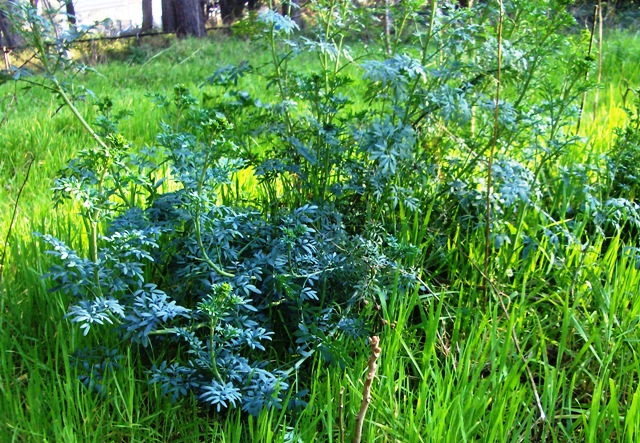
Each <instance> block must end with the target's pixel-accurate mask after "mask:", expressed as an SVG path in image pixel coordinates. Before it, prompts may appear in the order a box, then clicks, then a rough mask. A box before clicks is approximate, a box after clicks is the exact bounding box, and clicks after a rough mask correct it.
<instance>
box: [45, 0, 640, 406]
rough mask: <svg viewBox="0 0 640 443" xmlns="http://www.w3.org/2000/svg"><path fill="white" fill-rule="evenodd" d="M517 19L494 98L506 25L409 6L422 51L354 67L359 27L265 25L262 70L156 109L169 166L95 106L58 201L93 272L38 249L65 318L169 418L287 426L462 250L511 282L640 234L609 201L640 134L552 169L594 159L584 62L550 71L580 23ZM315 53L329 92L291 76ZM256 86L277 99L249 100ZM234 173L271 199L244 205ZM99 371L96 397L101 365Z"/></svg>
mask: <svg viewBox="0 0 640 443" xmlns="http://www.w3.org/2000/svg"><path fill="white" fill-rule="evenodd" d="M412 4H413V3H412ZM504 4H505V9H506V11H507V12H506V13H507V14H510V13H512V12H513V11H514V10H517V11H519V12H518V13H519V15H518V20H507V21H505V29H504V33H503V34H504V35H503V37H505V38H504V40H503V48H502V49H503V53H502V56H503V57H502V59H503V65H502V66H501V67H500V68H501V69H500V71H501V77H500V82H501V85H502V87H503V89H502V94H501V96H500V97H496V96H495V95H494V91H495V88H494V85H495V80H496V76H497V71H498V69H497V67H496V64H497V58H496V56H495V54H496V46H497V43H498V40H497V39H496V36H495V35H492V34H491V32H488V31H487V29H493V27H494V26H495V23H496V20H497V11H496V8H495V7H492V6H495V5H492V4H491V3H480V4H478V5H477V6H476V7H474V8H455V7H453V6H452V5H448V4H447V5H444V6H443V7H442V8H441V9H438V10H437V11H429V10H423V9H421V8H422V6H421V4H418V3H415V4H414V5H413V8H414V9H413V12H412V11H411V8H410V7H409V6H407V9H406V10H404V9H402V8H399V9H397V11H400V12H402V13H406V14H407V17H410V18H411V20H413V21H414V22H413V23H414V24H415V26H416V32H415V33H411V35H408V34H409V33H408V32H400V31H398V34H397V35H396V36H394V39H395V40H394V41H391V38H390V37H389V36H387V37H386V38H387V40H386V47H387V49H389V51H390V52H391V53H390V54H388V56H387V55H382V56H381V55H377V56H375V57H371V59H370V60H365V61H361V62H359V65H358V66H354V63H355V62H354V57H353V54H352V52H351V51H350V50H349V49H348V48H347V47H346V46H345V45H344V41H345V40H346V39H347V37H349V30H350V29H362V23H364V22H365V20H364V19H363V18H362V17H361V16H359V15H358V14H355V13H354V11H353V10H351V9H349V8H348V7H346V6H345V8H346V9H345V10H340V11H337V10H336V9H335V8H334V6H332V5H326V4H325V3H324V2H322V1H319V2H313V3H312V4H311V5H310V7H311V8H315V9H314V12H315V13H316V18H317V26H318V29H316V30H315V34H316V37H315V38H309V37H308V36H307V37H301V38H298V37H296V35H295V31H296V29H297V26H296V25H295V23H294V22H292V21H291V20H290V19H289V18H287V17H282V16H280V15H279V14H277V13H276V12H274V11H269V12H267V13H265V14H262V15H260V17H259V18H258V22H257V23H256V24H255V29H256V30H257V32H258V34H259V37H260V39H261V40H262V41H263V42H264V43H265V44H266V49H267V50H268V52H269V53H270V55H271V57H272V59H271V62H270V63H269V64H267V65H266V66H261V67H253V66H251V65H250V64H249V63H246V62H243V63H241V64H240V65H239V66H225V67H221V68H219V69H217V70H216V71H215V72H214V73H213V75H212V76H210V77H209V78H208V79H206V80H205V81H204V82H202V83H201V86H200V88H201V89H200V93H201V94H202V100H200V99H198V98H197V97H196V96H195V95H194V93H193V92H192V91H190V90H189V89H188V88H186V87H184V86H177V87H176V88H175V91H174V95H173V97H171V98H167V97H163V96H162V95H160V94H156V95H155V96H154V100H155V101H156V102H157V103H158V104H159V105H160V106H163V107H165V108H166V109H167V110H170V113H169V114H168V117H167V119H166V120H165V123H164V124H163V125H162V127H161V128H160V131H159V132H160V133H159V134H158V136H157V140H156V142H157V146H156V147H153V148H151V147H150V148H145V149H140V150H133V149H131V147H130V146H129V145H128V143H127V141H126V140H125V139H124V138H123V137H122V136H121V135H120V134H118V133H117V125H116V123H117V117H114V116H117V115H118V114H113V113H112V111H111V105H110V101H108V100H103V101H102V102H100V104H99V110H100V112H101V114H102V116H101V117H100V118H99V120H98V126H99V128H100V130H101V135H102V136H103V137H104V138H105V140H106V143H105V144H104V146H101V147H98V148H93V149H89V150H84V151H81V152H80V153H79V154H78V156H77V158H76V159H74V160H72V161H71V162H70V163H69V165H68V167H67V168H66V169H65V170H64V171H62V173H61V176H60V177H59V179H58V180H57V181H56V183H55V185H54V191H55V198H56V202H57V203H62V202H63V201H65V200H69V199H70V200H72V201H74V202H75V203H76V204H77V206H78V207H79V208H80V211H81V215H82V217H83V221H84V223H85V227H86V231H87V234H88V237H89V253H88V257H84V256H83V255H82V254H80V253H79V252H77V251H75V250H73V249H72V248H70V247H68V246H67V245H65V244H64V243H62V242H60V241H59V240H57V239H55V238H53V237H51V236H48V235H44V236H43V239H44V240H45V241H46V242H48V243H49V244H50V245H51V246H52V250H51V254H53V255H55V256H56V258H57V259H58V262H59V264H57V265H56V266H54V267H52V269H51V271H50V274H49V275H50V278H51V279H52V280H53V281H54V282H55V283H56V289H58V290H61V291H64V292H65V293H68V294H70V295H72V296H73V297H74V298H75V300H76V301H75V302H74V303H73V304H72V305H71V307H70V308H69V312H68V314H67V317H68V318H69V319H70V320H71V321H72V322H74V323H78V324H79V325H80V328H81V329H82V331H83V333H84V334H85V335H86V334H88V333H89V332H90V331H93V330H94V329H96V328H98V327H100V328H103V329H106V330H107V331H109V332H110V333H113V334H117V335H118V337H120V338H121V339H122V340H123V342H125V343H132V344H135V345H136V346H134V349H145V348H146V349H151V348H152V349H153V350H154V353H153V358H152V362H151V363H150V365H149V369H148V372H149V375H150V381H151V382H152V383H157V384H158V385H159V386H160V388H161V391H162V392H163V393H164V394H165V395H168V396H170V397H171V398H172V399H174V400H176V399H178V398H179V397H181V396H184V395H190V394H193V395H195V396H196V397H197V398H198V399H199V400H200V401H201V402H203V403H206V404H208V405H210V406H211V407H212V408H213V409H214V410H216V411H222V410H223V409H227V408H231V407H241V408H242V409H244V410H245V411H247V412H249V413H251V414H258V413H259V412H260V410H262V409H263V408H265V407H275V408H280V407H283V400H284V398H286V396H287V395H288V391H289V390H290V388H291V386H292V385H293V384H292V383H291V380H290V378H289V377H290V375H291V374H292V373H293V372H294V371H297V370H299V369H300V368H302V367H303V366H304V363H305V360H306V359H307V358H309V357H310V356H311V355H313V354H314V353H316V352H318V353H320V354H321V355H322V356H323V357H324V358H325V359H326V360H328V361H332V362H336V363H337V364H341V365H343V366H346V365H348V364H349V358H350V356H349V355H346V353H345V352H343V351H342V349H341V348H342V346H341V342H340V340H348V339H361V338H362V337H363V336H365V335H366V334H367V333H368V332H370V330H371V329H373V328H375V324H374V322H373V321H372V319H375V315H373V316H372V315H368V314H370V313H371V311H372V308H371V305H373V306H379V304H380V305H385V306H386V304H387V302H388V301H389V300H390V295H389V293H391V292H393V293H394V294H406V293H409V292H414V291H417V292H418V294H419V295H424V294H425V293H427V292H429V291H430V290H429V289H428V286H429V284H430V283H425V282H424V280H423V279H424V278H425V275H430V276H432V277H433V280H434V281H437V277H440V276H441V275H444V279H443V280H445V281H446V280H447V279H448V278H449V276H450V275H454V274H455V273H456V272H458V270H457V269H453V268H448V266H449V263H448V261H447V260H448V258H447V257H448V256H450V254H452V252H451V249H455V248H453V247H451V246H450V244H451V243H453V241H452V238H455V239H456V240H455V241H456V242H459V243H460V244H462V243H464V241H465V239H464V238H461V237H464V235H459V233H460V232H463V233H467V235H469V236H476V237H475V238H476V240H477V239H478V238H482V237H480V236H478V234H477V233H485V232H486V233H488V234H489V235H486V237H485V238H484V240H485V241H486V242H487V243H489V242H490V243H489V246H487V250H489V252H497V253H504V256H505V257H508V260H507V261H509V262H511V259H512V258H513V256H515V255H516V254H517V255H518V256H519V258H520V259H521V260H523V261H526V260H530V259H531V260H537V259H539V255H538V254H535V253H534V252H535V251H540V250H541V249H543V250H544V251H545V253H546V256H548V257H550V258H549V261H550V262H551V265H553V266H562V265H563V263H564V259H565V257H564V255H563V254H564V252H563V251H565V250H566V248H565V246H567V245H574V244H580V245H582V244H583V243H585V244H586V241H588V240H587V239H585V237H586V236H587V235H588V234H589V233H591V232H597V233H602V232H607V231H608V230H611V229H616V230H619V229H621V228H622V227H624V226H635V227H636V229H637V228H639V227H640V209H639V208H638V205H637V204H636V203H635V202H634V201H633V198H632V195H633V192H635V191H634V189H635V186H636V185H635V184H634V183H635V182H633V180H632V179H633V177H630V178H629V180H627V181H626V182H623V181H621V183H623V187H622V188H620V192H619V193H618V194H616V195H604V194H603V192H602V189H601V188H600V186H599V185H597V184H596V183H597V179H596V178H597V177H598V174H602V175H603V176H604V175H607V174H608V175H609V176H611V174H613V177H617V176H618V175H620V174H624V173H626V172H625V171H627V170H628V169H629V168H630V167H631V165H632V162H633V158H635V157H634V155H635V154H634V152H635V151H634V149H635V147H636V146H635V144H634V143H635V141H636V140H635V138H633V137H635V135H637V134H636V132H629V133H628V134H627V135H626V138H625V140H626V142H627V143H626V144H625V145H624V146H621V149H620V153H619V155H617V156H616V157H614V159H613V160H612V162H610V165H612V166H611V168H610V169H609V170H606V171H605V172H604V173H603V172H602V171H600V168H599V165H598V164H597V163H593V164H584V165H575V164H574V165H570V166H562V165H557V164H556V163H557V162H559V159H561V158H562V155H563V153H564V152H566V151H567V150H569V149H575V148H582V147H584V140H583V139H582V138H580V137H578V136H576V135H575V134H574V132H573V125H574V124H575V118H576V114H577V108H576V107H575V101H576V98H578V97H580V96H581V94H582V93H583V92H584V91H586V90H587V89H588V87H589V85H588V84H587V83H586V82H585V81H584V79H585V73H586V72H588V70H589V69H590V62H589V61H588V60H587V61H585V60H584V57H580V56H579V55H576V56H574V57H573V58H572V59H570V60H568V61H567V62H566V63H565V62H564V61H563V62H562V63H560V62H558V61H557V60H556V58H557V57H556V56H557V55H558V53H560V52H561V51H563V50H565V49H566V48H565V47H563V45H564V44H565V43H564V41H565V40H566V38H565V37H564V36H562V37H558V35H557V33H558V31H559V30H561V29H563V28H564V27H566V26H567V25H569V24H570V23H571V19H570V17H569V16H568V14H566V12H565V8H564V6H562V5H557V4H556V3H555V2H546V1H540V2H524V1H519V0H516V1H512V2H504ZM342 7H343V6H340V8H342ZM338 12H339V13H338ZM426 12H428V13H429V14H430V15H431V19H430V20H429V21H428V22H425V21H424V17H425V16H426V14H425V13H426ZM405 31H406V30H405ZM313 32H314V31H313V30H311V33H313ZM541 40H543V41H545V44H544V45H542V46H540V45H539V42H540V41H541ZM401 43H402V44H403V45H404V46H403V48H405V49H406V50H403V51H402V52H400V51H396V52H395V53H394V52H393V49H394V48H396V47H400V44H401ZM309 52H310V53H312V54H314V55H315V56H317V57H318V59H319V61H320V64H321V68H322V69H321V70H320V71H319V72H312V73H309V72H306V71H305V70H304V69H298V70H295V69H293V68H292V67H291V66H293V65H295V63H293V62H294V61H295V60H296V57H300V56H302V55H305V54H307V53H309ZM348 68H350V69H359V70H360V71H359V73H360V75H361V76H362V78H363V82H364V85H365V87H366V93H365V94H364V96H363V97H351V96H350V94H351V93H352V90H351V89H350V87H351V85H352V83H353V79H352V78H351V74H347V72H349V69H348ZM557 70H562V72H563V73H564V78H565V81H564V82H563V83H562V84H558V82H554V81H553V79H555V78H557V77H558V75H557V72H555V71H557ZM256 75H257V76H260V77H262V78H266V79H267V82H268V87H269V93H270V95H269V97H271V100H266V99H264V98H262V99H258V98H256V97H252V96H251V94H250V93H249V92H247V91H245V90H243V89H242V87H243V82H245V81H247V79H246V78H245V77H249V81H250V78H251V76H256ZM532 90H535V91H536V92H535V93H532ZM357 101H359V102H360V106H359V107H356V106H355V105H354V103H355V102H357ZM363 102H364V104H365V106H362V103H363ZM496 107H497V108H498V109H496ZM496 111H498V112H496ZM231 122H233V123H234V124H232V123H231ZM636 129H637V128H636ZM256 146H257V148H256ZM490 147H491V148H492V151H493V152H494V154H493V155H490V154H489V151H490V149H489V148H490ZM489 164H491V165H492V168H491V173H490V174H489V172H488V171H489V169H488V165H489ZM239 174H243V175H244V176H250V175H252V174H253V176H252V177H251V178H252V179H255V180H256V182H257V183H258V189H257V190H255V191H254V192H248V193H246V192H243V191H241V190H240V189H239V188H240V186H239V185H238V183H237V182H236V180H239V179H238V176H239ZM594 177H595V178H594ZM616 180H617V179H616ZM489 182H490V183H491V185H490V186H489ZM624 186H626V187H624ZM625 192H628V193H631V194H630V195H631V197H629V198H627V196H628V195H626V194H625ZM530 214H533V215H530ZM531 219H533V220H535V222H534V223H530V225H531V226H532V228H531V229H529V227H528V225H529V224H528V223H527V221H525V220H531ZM487 227H488V228H489V229H488V230H485V228H487ZM463 246H464V245H463ZM456 247H457V246H456ZM505 251H506V252H505ZM627 251H628V254H629V255H633V254H636V252H637V251H635V249H628V250H627ZM470 255H471V254H470ZM636 255H637V254H636ZM503 258H504V257H503ZM487 263H489V262H488V261H487ZM415 264H418V265H419V266H421V267H417V268H413V267H412V266H413V265H415ZM487 266H488V265H487ZM509 266H511V264H509ZM448 274H449V275H448ZM488 277H489V276H485V278H488ZM456 279H459V278H458V277H457V276H456ZM390 288H392V289H390ZM366 299H373V301H374V302H375V303H369V304H367V303H365V300H366ZM378 303H379V304H378ZM470 303H471V302H470ZM367 305H368V306H369V308H365V306H367ZM391 308H392V307H391ZM391 308H390V309H391ZM378 309H381V308H380V307H378ZM140 352H144V351H140ZM85 366H86V365H85ZM86 367H88V368H89V369H90V372H95V373H96V374H97V375H95V377H93V378H96V379H97V378H99V377H100V374H101V372H100V371H101V370H100V369H99V368H100V367H101V366H99V364H98V366H95V365H92V364H89V365H88V366H86ZM94 367H95V368H98V369H95V370H94V369H93V368H94ZM88 377H90V376H88ZM89 379H92V378H91V377H90V378H89ZM295 403H296V401H290V402H289V404H295Z"/></svg>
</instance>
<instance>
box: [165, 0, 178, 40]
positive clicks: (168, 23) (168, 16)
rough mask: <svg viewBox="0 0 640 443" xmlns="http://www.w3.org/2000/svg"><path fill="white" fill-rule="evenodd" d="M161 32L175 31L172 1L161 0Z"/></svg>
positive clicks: (174, 12)
mask: <svg viewBox="0 0 640 443" xmlns="http://www.w3.org/2000/svg"><path fill="white" fill-rule="evenodd" d="M162 30H163V31H164V32H175V30H176V11H175V4H174V0H162Z"/></svg>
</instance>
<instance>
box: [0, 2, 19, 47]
mask: <svg viewBox="0 0 640 443" xmlns="http://www.w3.org/2000/svg"><path fill="white" fill-rule="evenodd" d="M10 17H11V4H10V3H9V2H8V1H6V0H5V1H0V46H5V47H8V48H14V47H16V46H18V45H19V44H20V36H19V35H18V34H17V33H16V32H15V30H14V29H13V23H12V22H11V18H10Z"/></svg>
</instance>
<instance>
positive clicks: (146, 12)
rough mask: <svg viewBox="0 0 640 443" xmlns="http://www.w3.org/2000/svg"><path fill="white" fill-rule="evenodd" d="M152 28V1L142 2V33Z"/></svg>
mask: <svg viewBox="0 0 640 443" xmlns="http://www.w3.org/2000/svg"><path fill="white" fill-rule="evenodd" d="M151 28H153V5H152V0H142V32H146V31H150V30H151Z"/></svg>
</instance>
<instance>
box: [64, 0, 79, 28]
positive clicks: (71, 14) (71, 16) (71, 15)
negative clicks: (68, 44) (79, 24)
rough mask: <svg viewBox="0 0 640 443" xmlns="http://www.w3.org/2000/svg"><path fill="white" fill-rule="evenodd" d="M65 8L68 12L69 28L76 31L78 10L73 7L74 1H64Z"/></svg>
mask: <svg viewBox="0 0 640 443" xmlns="http://www.w3.org/2000/svg"><path fill="white" fill-rule="evenodd" d="M64 6H65V9H66V10H67V20H69V27H70V28H73V29H75V27H76V8H75V6H74V5H73V0H64Z"/></svg>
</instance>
